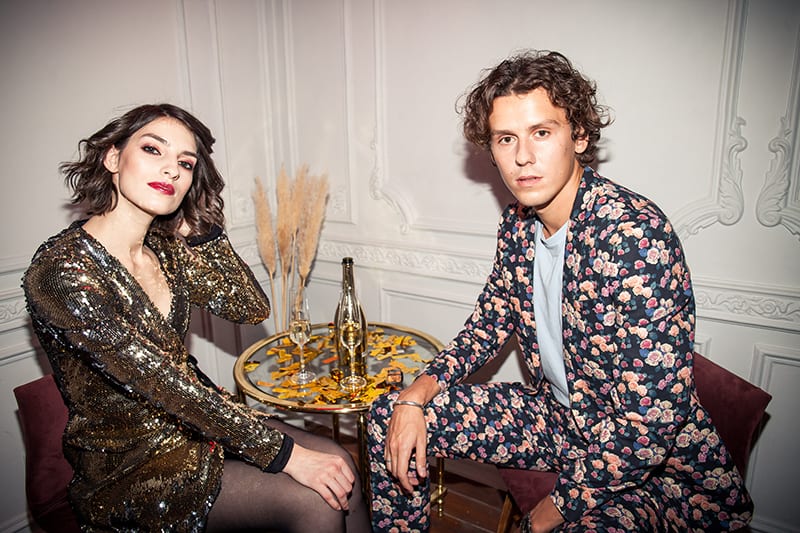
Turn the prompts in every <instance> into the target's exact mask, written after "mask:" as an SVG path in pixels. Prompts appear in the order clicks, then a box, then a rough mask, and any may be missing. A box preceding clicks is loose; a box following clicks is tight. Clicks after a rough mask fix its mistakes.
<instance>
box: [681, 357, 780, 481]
mask: <svg viewBox="0 0 800 533" xmlns="http://www.w3.org/2000/svg"><path fill="white" fill-rule="evenodd" d="M694 382H695V386H696V388H697V397H698V398H699V399H700V404H701V405H702V406H703V407H705V408H706V410H707V411H708V412H709V414H710V415H711V422H712V423H713V424H714V426H715V427H716V428H717V431H719V434H720V437H721V438H722V442H723V443H725V446H726V447H727V448H728V452H730V454H731V456H732V457H733V462H734V464H735V465H736V468H737V469H739V472H740V473H741V474H742V476H744V475H745V473H746V472H747V463H748V460H749V459H750V448H751V446H752V445H753V440H754V435H755V433H756V428H758V427H759V425H760V424H761V420H762V419H763V417H764V410H765V409H766V408H767V404H768V403H769V402H770V400H771V399H772V396H771V395H770V394H769V393H767V392H765V391H763V390H762V389H760V388H758V387H756V386H755V385H753V384H751V383H749V382H748V381H746V380H744V379H742V378H740V377H739V376H737V375H736V374H734V373H733V372H731V371H729V370H726V369H725V368H723V367H721V366H719V365H718V364H716V363H714V362H713V361H711V360H709V359H707V358H705V357H703V356H702V355H700V354H698V353H696V354H694Z"/></svg>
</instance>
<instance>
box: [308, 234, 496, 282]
mask: <svg viewBox="0 0 800 533" xmlns="http://www.w3.org/2000/svg"><path fill="white" fill-rule="evenodd" d="M347 256H349V257H353V258H354V259H355V260H356V261H357V262H358V263H359V264H360V265H364V266H369V267H373V268H379V269H385V270H394V271H398V272H403V273H405V274H416V275H420V276H426V277H430V278H446V279H451V280H458V281H466V282H475V283H480V284H483V282H484V281H486V276H487V274H488V273H489V270H490V269H491V263H490V262H487V261H486V260H485V259H478V258H472V257H468V256H466V255H455V254H449V253H437V252H431V251H427V250H424V249H421V248H419V247H418V246H415V247H414V248H399V247H397V246H381V245H379V244H362V243H353V242H343V241H331V240H323V241H321V242H320V245H319V250H318V252H317V258H318V259H321V260H326V261H331V262H333V263H338V262H339V261H341V258H342V257H347Z"/></svg>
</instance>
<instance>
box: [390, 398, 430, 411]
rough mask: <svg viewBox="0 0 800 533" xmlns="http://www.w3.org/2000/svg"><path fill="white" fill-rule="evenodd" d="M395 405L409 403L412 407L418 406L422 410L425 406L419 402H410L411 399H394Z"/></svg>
mask: <svg viewBox="0 0 800 533" xmlns="http://www.w3.org/2000/svg"><path fill="white" fill-rule="evenodd" d="M394 404H395V405H410V406H412V407H419V408H420V409H421V410H422V411H424V410H425V406H424V405H422V404H421V403H419V402H412V401H411V400H395V402H394Z"/></svg>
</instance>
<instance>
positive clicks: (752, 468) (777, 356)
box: [747, 343, 800, 533]
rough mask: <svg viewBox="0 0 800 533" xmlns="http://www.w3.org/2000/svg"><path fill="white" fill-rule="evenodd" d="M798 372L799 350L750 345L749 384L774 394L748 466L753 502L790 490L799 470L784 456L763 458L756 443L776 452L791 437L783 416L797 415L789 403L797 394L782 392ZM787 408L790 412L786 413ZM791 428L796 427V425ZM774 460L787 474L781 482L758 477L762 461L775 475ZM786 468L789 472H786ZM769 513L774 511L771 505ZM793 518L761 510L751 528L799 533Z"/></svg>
mask: <svg viewBox="0 0 800 533" xmlns="http://www.w3.org/2000/svg"><path fill="white" fill-rule="evenodd" d="M799 371H800V349H797V348H793V347H792V348H790V347H788V346H776V345H770V344H762V343H757V344H755V345H754V346H753V360H752V366H751V371H750V378H749V381H750V382H751V383H754V384H755V385H757V386H759V387H761V388H762V389H764V390H765V391H767V392H768V393H770V394H772V395H773V402H772V403H771V404H770V405H769V406H767V413H768V414H769V415H770V416H771V418H772V420H769V421H768V422H767V425H766V426H765V434H764V435H762V439H761V440H759V441H758V442H757V443H756V445H755V447H754V448H753V451H752V453H751V455H750V462H749V464H748V467H747V480H748V487H750V490H751V492H753V498H754V499H757V498H758V497H759V493H762V492H763V493H767V494H768V493H769V492H770V491H773V490H776V488H777V490H779V491H784V490H791V488H792V487H793V484H794V481H795V480H796V478H797V474H798V467H797V464H796V463H795V462H794V461H792V460H791V459H789V460H788V461H786V459H787V458H786V457H779V458H778V459H776V458H774V457H772V456H769V455H764V456H763V457H762V455H763V454H762V453H761V452H760V445H759V443H760V442H761V441H762V440H764V441H765V443H764V444H765V445H766V446H768V448H767V450H770V451H775V450H776V447H778V448H779V446H776V444H775V442H776V441H778V440H783V441H785V440H786V439H791V438H793V437H794V434H795V433H796V430H793V429H792V428H791V427H789V426H788V424H792V423H793V422H792V421H790V420H787V418H786V417H787V416H789V417H792V420H794V419H795V418H796V417H795V416H794V415H795V414H796V413H795V412H794V410H793V409H792V406H793V403H794V400H792V399H791V397H790V396H789V395H792V394H793V395H794V397H795V398H796V397H797V393H796V389H795V391H789V390H785V381H786V377H787V376H791V375H794V376H797V375H798V372H799ZM776 377H778V379H775V380H773V378H776ZM782 382H783V383H782ZM787 399H788V402H787ZM787 407H788V409H789V411H788V412H787ZM794 425H795V426H796V422H795V423H794ZM770 428H772V429H770ZM766 432H770V436H767V435H766ZM767 439H768V440H767ZM767 443H769V444H767ZM785 450H786V451H785V452H784V453H787V454H788V455H789V456H792V452H791V451H790V450H792V448H787V449H785ZM781 451H783V450H781ZM768 453H769V452H767V454H768ZM777 460H780V461H781V463H780V464H781V465H782V466H781V467H780V469H781V471H782V473H783V472H785V473H786V475H782V476H781V477H782V478H783V479H780V480H776V479H774V478H771V477H770V478H769V479H761V478H763V477H764V476H763V475H761V476H760V474H761V473H760V472H759V469H758V464H759V462H760V461H763V462H764V463H765V465H764V466H765V467H766V469H767V472H769V471H770V466H771V465H773V466H772V471H773V472H774V468H775V467H774V463H775V461H777ZM785 469H789V470H788V471H787V470H785ZM781 485H783V486H781ZM772 510H773V512H774V506H773V509H772ZM792 517H794V518H796V517H797V513H796V512H793V513H792V512H788V510H787V512H786V513H781V515H780V516H770V515H767V514H764V512H763V511H762V512H761V513H759V512H756V514H755V515H754V517H753V522H752V524H751V526H752V528H753V531H764V532H776V533H777V532H798V531H800V525H798V522H797V521H796V520H795V519H793V518H792Z"/></svg>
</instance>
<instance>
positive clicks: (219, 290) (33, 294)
mask: <svg viewBox="0 0 800 533" xmlns="http://www.w3.org/2000/svg"><path fill="white" fill-rule="evenodd" d="M146 244H147V246H148V247H149V248H150V249H151V250H153V252H155V254H156V256H157V257H158V259H159V261H160V264H161V268H162V271H163V273H164V275H165V277H166V280H167V283H168V285H169V287H170V289H171V291H172V306H171V310H170V313H169V316H168V317H166V318H165V317H164V315H162V314H161V313H160V312H159V311H158V309H157V308H156V306H155V305H154V304H153V303H152V302H151V301H150V299H149V298H148V297H147V295H146V293H145V292H144V291H143V289H142V288H141V287H140V286H139V284H138V283H137V282H136V281H135V280H134V278H133V277H132V276H131V274H130V273H129V272H128V270H127V269H125V268H124V267H123V266H122V264H121V263H120V262H119V261H118V260H117V259H116V258H114V257H113V256H112V255H110V254H109V253H108V252H107V251H106V250H105V248H103V246H102V245H101V244H100V243H99V242H98V241H97V240H95V239H94V238H92V237H91V236H90V235H89V234H88V233H86V232H85V231H84V230H83V229H82V224H81V223H80V222H76V223H74V224H73V225H72V226H70V227H69V228H67V229H65V230H64V231H62V232H61V233H60V234H58V235H56V236H54V237H52V238H51V239H49V240H48V241H47V242H45V243H44V244H43V245H42V246H41V247H40V248H39V250H38V251H37V252H36V254H35V256H34V258H33V261H32V263H31V266H30V268H29V269H28V270H27V272H26V273H25V276H24V277H23V289H24V291H25V296H26V298H27V303H28V311H29V313H30V315H31V319H32V323H33V328H34V331H35V332H36V335H37V336H38V338H39V341H40V343H41V345H42V347H43V348H44V350H45V351H46V353H47V356H48V358H49V360H50V364H51V366H52V367H53V371H54V374H55V377H56V381H57V382H58V384H59V387H60V389H61V393H62V395H63V396H64V399H65V402H66V404H67V406H68V408H69V421H68V424H67V428H66V431H65V435H64V452H65V455H66V457H67V459H68V460H69V462H70V463H71V464H72V466H73V469H74V471H75V475H74V478H73V480H72V483H71V485H70V489H69V495H70V500H71V501H72V504H73V507H75V509H76V511H77V512H78V515H79V517H80V520H81V522H82V526H83V528H84V530H86V531H106V530H115V531H201V530H202V529H203V528H204V525H205V520H206V516H207V514H208V511H209V509H210V508H211V505H212V504H213V502H214V499H215V498H216V495H217V493H218V492H219V487H220V480H221V477H222V464H223V455H224V450H227V451H229V452H232V453H234V454H236V455H238V456H240V457H241V458H242V459H244V460H246V461H248V462H251V463H253V464H255V465H257V466H259V467H260V468H262V469H266V468H267V466H268V465H269V463H270V462H271V461H272V460H273V458H274V457H275V456H276V455H277V453H278V451H279V450H280V447H281V445H282V443H283V434H282V433H280V432H278V431H276V430H273V429H271V428H269V427H268V426H267V425H266V424H265V421H266V419H267V417H266V416H265V415H264V414H263V413H260V412H258V411H255V410H253V409H249V408H248V407H247V406H245V405H244V404H241V403H237V402H236V401H235V400H234V398H233V397H232V396H231V395H230V394H229V393H227V392H225V391H223V390H220V389H215V388H212V387H207V386H204V385H202V384H201V383H200V382H199V381H198V380H197V377H196V375H195V374H194V372H193V371H192V370H191V368H190V366H189V365H188V363H187V360H188V357H189V354H188V352H187V350H186V347H185V345H184V342H183V341H184V337H185V335H186V332H187V330H188V327H189V318H190V312H191V306H192V304H194V305H197V306H200V307H203V308H205V309H208V310H209V311H211V312H212V313H213V314H215V315H218V316H220V317H223V318H225V319H228V320H231V321H235V322H239V323H259V322H261V321H263V320H264V319H265V318H266V317H267V316H268V315H269V301H268V300H267V297H266V295H265V294H264V292H263V291H262V290H261V288H260V286H259V284H258V283H257V281H256V280H255V278H254V277H253V274H252V272H251V271H250V269H249V268H248V267H247V266H246V265H245V264H244V262H243V261H242V260H241V259H240V258H239V256H238V255H237V254H236V253H235V251H234V250H233V248H232V246H231V245H230V242H229V241H228V239H227V237H226V236H225V235H224V233H220V234H219V235H217V236H216V237H214V238H212V239H211V240H209V241H208V242H204V243H202V244H198V245H197V246H194V247H192V248H189V247H187V246H186V245H185V244H183V243H182V242H181V241H179V240H178V239H176V238H175V237H172V236H168V235H165V234H163V233H161V232H158V231H156V230H152V231H151V232H150V233H149V234H148V235H147V239H146Z"/></svg>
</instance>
